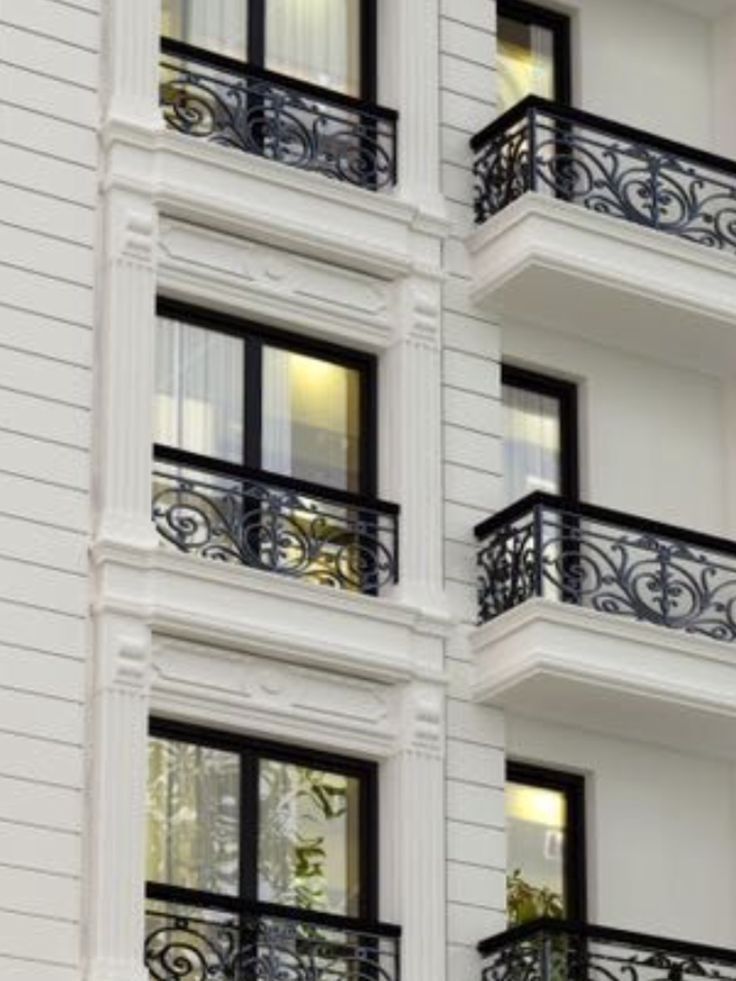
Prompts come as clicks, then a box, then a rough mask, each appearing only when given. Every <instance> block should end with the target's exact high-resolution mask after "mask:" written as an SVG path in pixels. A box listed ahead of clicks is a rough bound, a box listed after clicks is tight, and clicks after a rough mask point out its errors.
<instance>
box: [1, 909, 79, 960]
mask: <svg viewBox="0 0 736 981" xmlns="http://www.w3.org/2000/svg"><path fill="white" fill-rule="evenodd" d="M0 913H11V914H12V915H13V916H25V917H27V918H28V919H29V920H44V921H46V922H47V923H69V924H70V925H72V926H78V925H79V922H80V919H79V917H78V916H53V915H52V914H51V913H31V912H29V911H28V910H24V909H16V908H15V907H14V906H4V905H3V904H2V903H0ZM0 954H2V948H0ZM37 960H38V963H39V964H42V963H44V962H43V961H41V960H40V959H38V958H37Z"/></svg>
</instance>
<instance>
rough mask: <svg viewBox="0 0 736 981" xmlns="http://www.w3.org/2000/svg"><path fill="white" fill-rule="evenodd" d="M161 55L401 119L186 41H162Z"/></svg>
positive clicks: (395, 113) (349, 97) (393, 113)
mask: <svg viewBox="0 0 736 981" xmlns="http://www.w3.org/2000/svg"><path fill="white" fill-rule="evenodd" d="M161 53H162V54H164V55H171V56H173V57H177V58H186V59H187V60H189V61H196V62H199V63H200V64H202V65H208V66H209V67H210V68H216V69H220V70H223V71H227V72H231V73H232V74H233V75H239V76H250V77H252V78H258V79H261V80H262V81H264V82H271V83H272V84H273V85H277V86H278V87H279V88H283V89H288V90H290V91H292V92H297V93H299V95H306V96H310V97H312V98H315V99H319V100H321V101H322V102H326V103H328V104H329V105H333V106H339V107H340V108H342V109H349V110H350V111H351V112H356V113H364V114H369V115H371V116H375V117H376V118H377V119H384V120H386V121H387V122H392V123H394V122H396V121H397V120H398V118H399V113H398V111H397V110H396V109H389V108H387V107H386V106H380V105H378V104H377V103H375V102H369V101H367V100H366V99H359V98H356V97H355V96H352V95H346V94H345V93H344V92H336V91H335V90H334V89H326V88H323V87H322V86H321V85H314V84H313V83H312V82H305V81H302V80H301V79H299V78H292V77H291V76H290V75H281V74H280V73H279V72H272V71H269V69H267V68H261V67H259V66H258V65H251V64H249V63H248V62H242V61H238V60H237V59H236V58H229V57H228V56H227V55H222V54H219V53H218V52H216V51H206V50H205V49H203V48H198V47H196V46H195V45H193V44H187V43H186V42H185V41H178V40H176V39H175V38H169V37H162V38H161Z"/></svg>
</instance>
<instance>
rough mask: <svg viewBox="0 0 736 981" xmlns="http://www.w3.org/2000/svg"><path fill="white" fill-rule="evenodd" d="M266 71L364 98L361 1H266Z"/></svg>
mask: <svg viewBox="0 0 736 981" xmlns="http://www.w3.org/2000/svg"><path fill="white" fill-rule="evenodd" d="M266 7H267V19H266V67H267V68H270V69H271V70H272V71H276V72H281V73H282V74H284V75H291V76H292V77H294V78H301V79H304V80H305V81H309V82H313V83H315V84H316V85H322V86H324V87H325V88H329V89H336V90H337V91H340V92H345V93H347V94H348V95H359V94H360V0H266Z"/></svg>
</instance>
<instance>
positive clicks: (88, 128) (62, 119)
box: [3, 69, 97, 169]
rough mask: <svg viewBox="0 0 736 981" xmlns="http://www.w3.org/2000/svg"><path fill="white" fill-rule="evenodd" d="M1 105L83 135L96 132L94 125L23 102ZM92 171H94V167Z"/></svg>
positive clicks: (34, 151) (7, 102) (7, 100)
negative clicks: (70, 127) (78, 131)
mask: <svg viewBox="0 0 736 981" xmlns="http://www.w3.org/2000/svg"><path fill="white" fill-rule="evenodd" d="M16 70H17V69H16ZM30 74H33V72H30ZM3 104H4V105H6V106H12V107H13V108H14V109H20V110H21V111H22V112H28V113H30V114H31V115H32V116H40V117H41V118H42V119H53V121H54V122H55V123H63V124H64V126H73V127H74V128H75V129H81V130H84V132H85V133H96V132H97V127H96V126H95V125H94V123H90V124H87V123H78V122H75V121H74V120H73V119H67V118H66V116H59V115H57V114H56V113H53V112H44V111H43V110H42V109H36V108H34V107H33V106H29V105H26V104H25V103H23V102H13V101H12V99H7V98H6V99H3ZM24 149H27V147H24ZM32 152H33V153H36V152H37V151H36V150H33V151H32ZM38 152H40V151H38ZM70 163H71V161H70ZM93 169H96V167H95V168H93Z"/></svg>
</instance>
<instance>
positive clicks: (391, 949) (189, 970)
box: [144, 902, 401, 981]
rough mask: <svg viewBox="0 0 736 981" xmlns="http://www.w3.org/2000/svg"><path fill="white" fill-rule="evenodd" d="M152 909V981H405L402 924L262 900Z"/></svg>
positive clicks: (147, 949) (147, 948)
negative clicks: (239, 905) (239, 906)
mask: <svg viewBox="0 0 736 981" xmlns="http://www.w3.org/2000/svg"><path fill="white" fill-rule="evenodd" d="M148 907H149V908H148V909H147V911H146V936H145V943H144V961H145V966H146V969H147V971H148V975H149V978H150V981H263V979H267V978H272V979H279V978H281V979H288V981H400V976H399V969H400V965H399V944H400V936H401V931H400V929H399V928H398V927H394V926H387V925H385V924H376V923H364V922H362V921H359V920H350V919H343V918H341V917H336V916H327V915H324V914H322V915H321V914H319V913H301V912H294V913H291V912H289V911H284V910H280V909H279V908H278V907H273V906H266V905H263V904H260V905H259V906H258V907H257V908H256V907H253V908H251V909H250V910H248V911H247V912H228V911H226V910H223V909H213V908H206V909H203V908H197V907H193V906H178V905H173V904H170V903H151V902H149V904H148Z"/></svg>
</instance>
